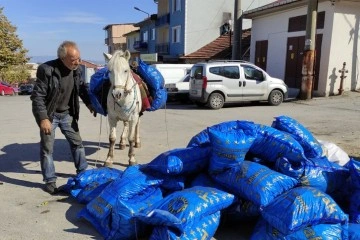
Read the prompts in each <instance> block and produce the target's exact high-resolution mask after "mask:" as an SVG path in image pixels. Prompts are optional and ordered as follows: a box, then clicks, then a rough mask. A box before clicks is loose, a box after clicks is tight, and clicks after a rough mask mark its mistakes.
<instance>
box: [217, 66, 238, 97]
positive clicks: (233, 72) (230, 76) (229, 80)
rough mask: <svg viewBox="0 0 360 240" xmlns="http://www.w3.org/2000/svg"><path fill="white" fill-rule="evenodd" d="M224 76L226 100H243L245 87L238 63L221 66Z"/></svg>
mask: <svg viewBox="0 0 360 240" xmlns="http://www.w3.org/2000/svg"><path fill="white" fill-rule="evenodd" d="M221 75H222V76H223V88H224V92H225V94H226V102H238V101H241V100H242V95H243V88H242V81H241V79H240V68H239V66H238V65H234V66H223V67H221Z"/></svg>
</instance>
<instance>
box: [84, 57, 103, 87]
mask: <svg viewBox="0 0 360 240" xmlns="http://www.w3.org/2000/svg"><path fill="white" fill-rule="evenodd" d="M101 67H102V66H101V65H98V64H95V63H92V62H89V61H86V60H81V63H80V68H81V71H82V75H81V77H82V78H83V80H84V81H85V82H86V83H90V78H91V76H92V75H93V74H94V73H95V72H96V71H97V70H98V69H99V68H101Z"/></svg>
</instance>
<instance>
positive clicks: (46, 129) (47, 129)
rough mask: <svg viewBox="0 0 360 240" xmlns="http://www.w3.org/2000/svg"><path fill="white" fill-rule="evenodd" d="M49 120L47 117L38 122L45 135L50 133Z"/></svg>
mask: <svg viewBox="0 0 360 240" xmlns="http://www.w3.org/2000/svg"><path fill="white" fill-rule="evenodd" d="M51 128H52V125H51V122H50V121H49V119H43V120H41V122H40V131H42V132H44V133H45V134H46V135H50V134H51Z"/></svg>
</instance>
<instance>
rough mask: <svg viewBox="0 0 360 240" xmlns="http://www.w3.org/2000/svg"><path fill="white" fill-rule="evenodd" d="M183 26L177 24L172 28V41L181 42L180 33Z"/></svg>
mask: <svg viewBox="0 0 360 240" xmlns="http://www.w3.org/2000/svg"><path fill="white" fill-rule="evenodd" d="M180 30H181V27H180V26H176V27H173V29H172V42H173V43H179V42H180V33H181V31H180Z"/></svg>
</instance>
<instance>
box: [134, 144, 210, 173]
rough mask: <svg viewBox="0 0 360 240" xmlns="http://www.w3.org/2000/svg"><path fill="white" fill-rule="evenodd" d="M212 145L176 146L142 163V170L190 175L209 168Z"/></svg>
mask: <svg viewBox="0 0 360 240" xmlns="http://www.w3.org/2000/svg"><path fill="white" fill-rule="evenodd" d="M210 152H211V149H210V147H188V148H176V149H172V150H169V151H167V152H164V153H161V154H160V155H158V156H157V157H156V158H154V159H153V160H152V161H151V162H149V163H147V164H144V165H141V166H140V169H141V171H145V172H148V173H150V174H154V172H159V173H161V174H164V175H189V174H196V173H200V172H202V171H204V170H205V169H207V166H208V162H209V155H210Z"/></svg>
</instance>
